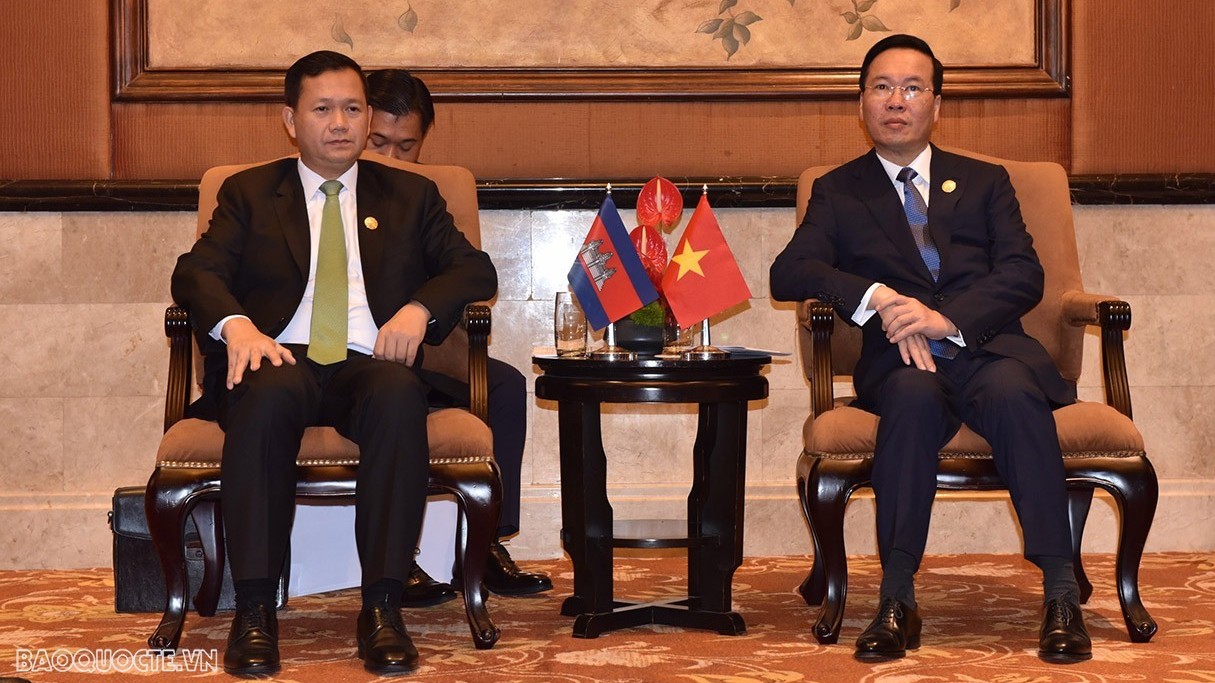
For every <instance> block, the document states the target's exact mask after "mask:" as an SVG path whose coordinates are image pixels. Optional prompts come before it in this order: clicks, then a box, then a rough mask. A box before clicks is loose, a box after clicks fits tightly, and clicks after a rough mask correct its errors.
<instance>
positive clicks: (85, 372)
mask: <svg viewBox="0 0 1215 683" xmlns="http://www.w3.org/2000/svg"><path fill="white" fill-rule="evenodd" d="M65 308H66V309H67V310H66V317H67V318H68V320H69V322H70V326H69V327H67V328H66V329H65V330H64V333H65V337H66V339H65V342H66V351H67V352H68V354H69V356H68V357H67V358H66V359H65V360H64V377H63V379H62V392H63V393H62V394H61V395H63V396H157V395H159V396H164V386H165V381H166V376H167V374H168V368H169V346H168V342H167V341H166V340H165V336H164V312H165V304H76V305H71V306H67V307H65Z"/></svg>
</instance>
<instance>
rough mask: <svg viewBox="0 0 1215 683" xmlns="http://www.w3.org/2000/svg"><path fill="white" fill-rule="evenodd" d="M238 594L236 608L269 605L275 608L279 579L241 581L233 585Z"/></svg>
mask: <svg viewBox="0 0 1215 683" xmlns="http://www.w3.org/2000/svg"><path fill="white" fill-rule="evenodd" d="M232 587H233V589H235V592H236V607H237V609H240V608H242V607H244V606H246V605H250V604H253V605H267V606H270V607H273V606H274V605H275V603H276V600H275V594H276V593H278V579H241V580H240V581H234V582H233V585H232Z"/></svg>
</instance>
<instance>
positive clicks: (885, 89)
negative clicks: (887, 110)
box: [865, 83, 932, 102]
mask: <svg viewBox="0 0 1215 683" xmlns="http://www.w3.org/2000/svg"><path fill="white" fill-rule="evenodd" d="M865 91H866V92H868V93H869V94H871V95H873V96H874V97H877V98H879V99H883V100H884V99H886V98H888V97H890V96H891V95H893V94H894V93H896V92H902V93H903V100H904V101H906V102H910V101H912V100H914V99H915V98H917V97H919V96H920V95H922V94H924V93H928V92H932V88H925V87H924V86H922V85H889V84H887V83H878V84H877V85H867V86H865Z"/></svg>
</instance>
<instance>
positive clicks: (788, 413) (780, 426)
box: [751, 389, 810, 482]
mask: <svg viewBox="0 0 1215 683" xmlns="http://www.w3.org/2000/svg"><path fill="white" fill-rule="evenodd" d="M809 415H810V396H809V392H808V391H805V390H797V389H776V390H773V391H771V392H769V396H768V405H767V406H766V407H765V408H764V411H763V444H762V446H761V447H760V451H759V453H758V454H757V455H758V464H759V467H757V468H754V469H758V470H760V472H761V479H760V480H761V481H765V482H773V481H785V482H792V481H793V480H794V477H795V473H796V471H797V459H798V457H799V456H800V455H801V452H802V425H804V424H805V422H806V418H807V417H809ZM751 462H752V463H755V462H756V458H755V457H754V456H753V457H752V459H751Z"/></svg>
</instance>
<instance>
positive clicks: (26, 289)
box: [0, 213, 63, 304]
mask: <svg viewBox="0 0 1215 683" xmlns="http://www.w3.org/2000/svg"><path fill="white" fill-rule="evenodd" d="M62 241H63V226H62V220H61V215H60V214H40V213H3V214H0V303H5V304H51V303H60V302H62V301H63V272H62V271H63V261H62V252H63V248H62Z"/></svg>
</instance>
